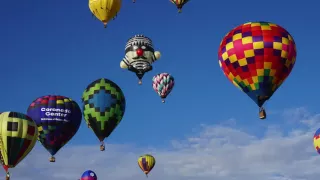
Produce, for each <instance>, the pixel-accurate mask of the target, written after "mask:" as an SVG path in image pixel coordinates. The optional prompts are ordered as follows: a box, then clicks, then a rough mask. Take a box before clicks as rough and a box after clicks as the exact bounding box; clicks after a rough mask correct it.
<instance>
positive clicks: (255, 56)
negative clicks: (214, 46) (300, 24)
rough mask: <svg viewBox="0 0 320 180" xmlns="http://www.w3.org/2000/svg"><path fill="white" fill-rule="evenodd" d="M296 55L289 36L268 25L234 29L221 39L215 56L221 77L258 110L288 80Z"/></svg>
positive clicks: (254, 23)
mask: <svg viewBox="0 0 320 180" xmlns="http://www.w3.org/2000/svg"><path fill="white" fill-rule="evenodd" d="M296 55H297V52H296V45H295V42H294V40H293V38H292V36H291V35H290V34H289V33H288V32H287V31H286V30H285V29H284V28H282V27H281V26H279V25H276V24H273V23H269V22H249V23H245V24H242V25H240V26H238V27H236V28H234V29H233V30H231V31H230V32H229V33H228V34H227V35H226V36H225V37H224V38H223V40H222V42H221V44H220V47H219V52H218V58H219V64H220V67H221V69H222V70H223V72H224V74H225V75H226V76H227V78H228V79H229V80H230V81H231V82H232V83H233V84H234V85H235V86H237V87H238V88H239V89H240V90H242V91H243V92H245V93H246V94H247V95H248V96H249V97H250V98H251V99H252V100H253V101H254V102H255V103H256V104H257V105H258V106H259V107H261V106H262V105H263V104H264V102H265V101H266V100H268V99H269V98H270V97H271V96H272V95H273V93H274V92H275V91H276V90H277V89H278V88H279V87H280V85H281V84H282V83H283V82H284V80H285V79H286V78H287V77H288V76H289V74H290V72H291V70H292V68H293V66H294V64H295V61H296Z"/></svg>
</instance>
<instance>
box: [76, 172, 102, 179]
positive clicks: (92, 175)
mask: <svg viewBox="0 0 320 180" xmlns="http://www.w3.org/2000/svg"><path fill="white" fill-rule="evenodd" d="M80 180H98V176H97V175H96V173H95V172H93V171H91V170H87V171H85V172H84V173H83V174H82V176H81V179H80Z"/></svg>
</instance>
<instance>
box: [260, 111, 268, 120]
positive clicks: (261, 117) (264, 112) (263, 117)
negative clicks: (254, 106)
mask: <svg viewBox="0 0 320 180" xmlns="http://www.w3.org/2000/svg"><path fill="white" fill-rule="evenodd" d="M259 118H260V119H266V118H267V114H266V111H265V110H264V109H263V108H261V109H260V112H259Z"/></svg>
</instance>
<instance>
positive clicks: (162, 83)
mask: <svg viewBox="0 0 320 180" xmlns="http://www.w3.org/2000/svg"><path fill="white" fill-rule="evenodd" d="M152 82H153V83H152V87H153V89H154V90H155V91H156V92H157V93H158V95H159V96H160V97H161V99H162V102H163V103H164V102H165V98H166V97H167V96H168V95H169V94H170V92H171V91H172V89H173V86H174V78H173V77H172V76H171V75H170V74H168V73H160V74H157V75H155V76H154V77H153V79H152Z"/></svg>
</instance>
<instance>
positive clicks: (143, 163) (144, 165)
mask: <svg viewBox="0 0 320 180" xmlns="http://www.w3.org/2000/svg"><path fill="white" fill-rule="evenodd" d="M155 164H156V159H155V158H154V157H153V156H152V155H150V154H145V155H143V156H140V157H139V159H138V165H139V167H140V168H141V170H142V171H143V172H144V173H145V174H146V176H147V177H148V174H149V173H150V171H151V170H152V169H153V167H154V165H155Z"/></svg>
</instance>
